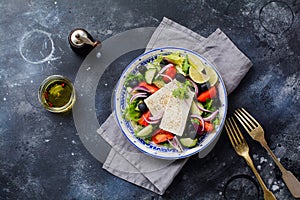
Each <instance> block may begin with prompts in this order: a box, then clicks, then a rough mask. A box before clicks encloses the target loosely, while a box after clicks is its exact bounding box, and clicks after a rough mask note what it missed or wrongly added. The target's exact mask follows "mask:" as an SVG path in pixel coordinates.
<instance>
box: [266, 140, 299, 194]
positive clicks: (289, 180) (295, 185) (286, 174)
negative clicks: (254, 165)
mask: <svg viewBox="0 0 300 200" xmlns="http://www.w3.org/2000/svg"><path fill="white" fill-rule="evenodd" d="M261 145H262V146H263V147H264V148H265V149H266V150H267V152H268V153H269V154H270V155H271V157H272V159H273V161H274V162H275V164H276V165H277V166H278V168H279V169H280V171H281V173H282V179H283V180H284V182H285V184H286V186H287V187H288V189H289V190H290V192H291V194H292V195H293V196H294V197H295V198H300V182H299V181H298V179H297V178H296V177H295V176H294V174H293V173H292V172H290V171H288V170H286V169H285V168H284V167H283V166H282V164H281V163H280V162H279V160H278V159H277V157H276V156H275V155H274V153H273V152H272V151H271V149H270V148H269V146H268V144H267V142H266V141H263V142H261Z"/></svg>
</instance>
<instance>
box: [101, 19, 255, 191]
mask: <svg viewBox="0 0 300 200" xmlns="http://www.w3.org/2000/svg"><path fill="white" fill-rule="evenodd" d="M165 46H173V47H183V48H187V49H191V50H193V51H195V52H198V53H200V54H201V55H203V56H204V57H206V58H207V59H208V60H209V61H210V62H212V63H213V64H214V65H215V66H216V68H217V69H218V70H219V72H220V74H221V76H222V78H223V80H224V82H225V85H226V88H227V91H228V94H229V93H230V92H232V91H233V90H234V89H235V88H236V87H237V85H238V84H239V83H240V81H241V80H242V78H243V77H244V76H245V74H246V73H247V72H248V70H249V69H250V67H251V66H252V63H251V61H250V60H249V59H248V58H247V57H246V56H245V55H244V54H243V53H242V52H241V51H240V50H239V49H238V48H237V47H236V46H235V45H234V44H233V43H232V42H231V41H230V39H229V38H228V37H227V36H226V35H225V34H224V33H223V32H222V31H221V30H220V29H217V30H216V31H215V32H214V33H212V34H211V35H210V36H209V37H208V38H204V37H202V36H200V35H198V34H197V33H195V32H193V31H191V30H190V29H187V28H186V27H184V26H182V25H180V24H178V23H176V22H174V21H172V20H170V19H167V18H164V19H163V21H162V22H161V23H160V25H159V26H158V27H157V29H156V30H155V32H154V33H153V35H152V37H151V39H150V41H149V43H148V45H147V50H148V49H153V48H158V47H165ZM98 133H99V134H100V135H101V136H102V137H103V138H104V139H105V140H106V141H107V142H108V143H109V144H110V145H111V146H112V149H111V151H110V153H109V155H108V157H107V159H106V161H105V163H104V164H103V168H104V169H106V170H107V171H109V172H110V173H112V174H114V175H116V176H118V177H120V178H122V179H124V180H126V181H129V182H131V183H134V184H136V185H138V186H141V187H144V188H146V189H149V190H151V191H153V192H156V193H158V194H163V193H164V192H165V190H166V189H167V187H168V186H169V185H170V184H171V182H172V180H173V179H174V177H175V176H176V175H177V174H178V172H179V171H180V170H181V168H182V167H183V166H184V164H185V163H186V161H187V158H186V159H179V160H175V161H170V160H162V159H157V158H153V157H151V156H149V155H146V154H144V153H142V152H141V151H139V150H138V149H137V148H136V147H134V146H133V145H132V144H131V143H130V142H129V141H127V139H126V137H125V136H124V135H123V133H122V132H121V130H120V129H119V126H118V125H117V123H116V121H115V115H114V113H112V114H111V115H110V116H109V117H108V118H107V120H106V121H105V122H104V123H103V124H102V125H101V127H100V128H99V129H98Z"/></svg>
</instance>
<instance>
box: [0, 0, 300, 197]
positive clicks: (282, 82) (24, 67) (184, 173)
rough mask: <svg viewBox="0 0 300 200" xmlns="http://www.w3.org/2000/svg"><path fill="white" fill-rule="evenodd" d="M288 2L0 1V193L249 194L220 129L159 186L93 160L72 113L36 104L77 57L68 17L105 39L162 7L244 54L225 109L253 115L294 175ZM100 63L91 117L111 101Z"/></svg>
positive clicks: (294, 26)
mask: <svg viewBox="0 0 300 200" xmlns="http://www.w3.org/2000/svg"><path fill="white" fill-rule="evenodd" d="M299 11H300V2H299V1H298V0H287V1H267V0H262V1H256V0H249V1H237V0H231V1H217V0H206V1H176V2H175V1H164V2H163V3H162V2H161V1H157V0H156V1H150V0H145V1H136V2H135V1H129V0H126V1H119V0H114V1H91V0H87V1H76V2H70V1H30V2H25V1H1V3H0V41H1V46H0V56H1V60H0V83H1V84H0V88H1V89H0V105H1V107H0V159H1V163H0V199H225V198H224V195H225V196H227V197H229V198H231V199H232V198H234V197H235V196H237V197H238V199H250V198H251V199H253V198H256V199H257V197H256V194H257V188H256V185H255V184H254V183H253V182H252V181H253V177H254V176H253V173H252V171H251V170H250V168H248V167H247V165H246V163H245V162H244V160H243V159H242V158H240V157H239V156H238V155H237V154H236V153H235V152H234V150H233V148H232V147H231V145H230V143H229V140H228V137H227V135H226V133H225V131H223V133H222V135H221V138H220V140H219V142H218V143H217V145H216V146H215V148H214V149H213V151H212V152H211V153H210V154H209V155H208V156H207V157H205V158H204V159H199V158H198V157H197V156H193V157H191V158H190V159H189V161H188V162H187V164H186V165H185V166H184V168H183V169H182V170H181V172H180V173H179V174H178V175H177V176H176V177H175V179H174V181H173V183H172V184H171V185H170V187H169V188H168V189H167V191H166V193H165V194H164V195H162V196H160V195H157V194H155V193H152V192H150V191H148V190H145V189H143V188H140V187H138V186H135V185H133V184H131V183H128V182H126V181H124V180H122V179H119V178H117V177H115V176H113V175H111V174H110V173H108V172H107V171H105V170H103V169H102V164H101V163H100V162H99V161H98V160H97V159H95V158H94V157H93V156H92V155H91V154H90V153H89V152H88V151H87V149H86V148H85V146H84V145H83V144H82V142H81V140H80V138H79V135H78V132H77V130H76V127H75V124H74V121H73V116H72V114H71V113H66V114H52V113H49V112H47V111H46V110H44V109H43V108H42V107H41V106H40V105H39V102H38V99H37V91H38V88H39V84H40V83H41V81H42V80H43V79H45V78H46V77H47V76H49V75H52V74H61V75H64V76H66V77H68V78H69V79H71V80H72V81H74V80H75V78H76V74H77V71H78V69H79V67H80V65H81V63H82V62H83V58H82V57H79V56H78V55H77V54H75V53H74V52H73V51H72V50H71V48H70V46H69V44H68V40H67V37H68V34H69V33H70V31H71V30H72V29H74V28H77V27H82V28H84V29H86V30H88V31H89V33H90V34H91V35H92V36H93V37H94V38H96V39H99V40H101V41H104V40H106V39H108V38H110V37H112V36H114V35H116V34H118V33H122V32H124V31H126V30H130V29H133V28H138V27H156V26H157V25H158V24H159V22H160V21H161V20H162V18H163V17H164V16H166V17H168V18H170V19H172V20H174V21H176V22H178V23H180V24H182V25H184V26H186V27H188V28H190V29H192V30H193V31H195V32H197V33H199V34H201V35H203V36H208V35H209V34H210V33H212V32H213V31H214V30H215V29H217V28H220V29H221V30H222V31H224V32H225V34H227V35H228V37H230V39H231V40H232V41H233V42H234V43H235V44H236V45H237V46H238V48H239V49H240V50H241V51H243V52H244V53H245V54H246V55H247V56H248V57H249V58H250V60H251V61H252V62H253V67H252V68H251V69H250V71H249V72H248V74H247V75H246V77H245V78H244V79H243V81H242V82H241V84H240V85H239V87H238V88H237V89H236V90H235V91H234V92H233V93H232V94H230V95H229V108H228V115H232V113H233V111H234V109H235V108H238V107H245V108H246V109H247V110H249V111H250V112H251V113H252V114H253V115H255V117H256V119H257V120H258V121H259V122H261V124H263V127H264V129H265V132H266V139H267V141H268V143H269V145H270V148H271V149H272V150H273V152H274V153H275V154H276V155H277V157H279V158H280V160H281V162H282V164H283V165H284V166H285V167H286V168H287V169H289V170H290V171H292V172H293V173H294V174H295V176H296V177H297V178H298V179H299V178H300V154H299V150H300V135H299V130H300V123H299V122H300V120H299V119H300V116H299V113H300V112H299V111H300V109H299V108H300V106H299V100H300V94H299V91H300V79H299V77H300V76H299V75H300V66H299V63H300V32H299V30H300V22H299ZM141 52H142V51H134V52H132V53H130V54H128V55H126V56H122V57H120V58H119V59H117V60H116V61H115V62H114V63H113V64H112V67H116V66H122V67H123V68H124V67H125V66H126V65H127V64H128V63H129V62H130V61H131V60H132V59H133V58H134V57H136V56H137V55H138V54H140V53H141ZM116 68H117V67H116ZM105 73H106V74H108V75H109V76H103V77H102V78H101V79H100V81H99V84H98V85H97V93H96V110H97V113H96V114H97V118H98V120H99V123H100V124H101V123H102V122H103V121H104V120H105V119H106V117H107V116H108V115H109V113H110V112H111V108H110V96H111V92H112V89H113V87H114V84H115V81H116V80H117V79H118V76H119V73H121V70H120V69H119V71H116V72H115V74H114V72H113V71H108V70H107V71H105V72H104V74H105ZM106 77H112V78H111V79H109V78H106ZM95 87H96V86H95ZM100 91H101V92H100ZM245 137H246V140H247V142H248V144H249V146H250V153H251V156H252V158H253V161H254V164H255V165H256V167H257V169H258V171H259V173H260V175H261V176H262V179H263V180H264V181H265V183H266V185H267V187H268V188H269V189H270V190H272V191H273V192H274V194H275V195H276V197H277V199H293V197H292V196H291V194H290V193H289V191H288V190H287V188H286V186H285V185H284V184H283V181H282V179H281V174H280V171H279V169H278V168H277V167H276V166H275V164H274V162H273V161H272V160H271V158H270V156H268V154H267V152H266V151H265V150H264V149H263V148H262V147H261V146H260V145H259V144H258V143H257V142H255V141H253V140H252V139H251V138H250V137H249V136H248V135H245ZM242 195H244V196H242ZM258 199H262V195H261V191H260V198H258Z"/></svg>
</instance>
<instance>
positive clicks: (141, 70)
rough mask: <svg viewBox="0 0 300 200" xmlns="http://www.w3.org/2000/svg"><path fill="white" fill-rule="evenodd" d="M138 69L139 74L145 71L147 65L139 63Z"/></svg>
mask: <svg viewBox="0 0 300 200" xmlns="http://www.w3.org/2000/svg"><path fill="white" fill-rule="evenodd" d="M138 70H139V72H140V73H141V74H145V72H146V71H147V67H146V66H144V65H140V66H138Z"/></svg>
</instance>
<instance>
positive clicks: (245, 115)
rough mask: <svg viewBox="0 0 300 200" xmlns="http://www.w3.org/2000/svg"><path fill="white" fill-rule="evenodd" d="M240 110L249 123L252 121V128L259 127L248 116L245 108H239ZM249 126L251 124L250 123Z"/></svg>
mask: <svg viewBox="0 0 300 200" xmlns="http://www.w3.org/2000/svg"><path fill="white" fill-rule="evenodd" d="M238 111H239V112H240V114H241V115H242V116H243V118H244V119H245V121H247V122H248V124H249V123H250V124H251V125H252V126H253V127H252V129H253V128H255V127H257V125H256V124H254V123H253V121H252V120H251V119H250V118H249V117H248V115H247V113H244V111H245V109H243V110H241V109H238ZM248 114H249V113H248ZM249 126H250V125H249Z"/></svg>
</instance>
